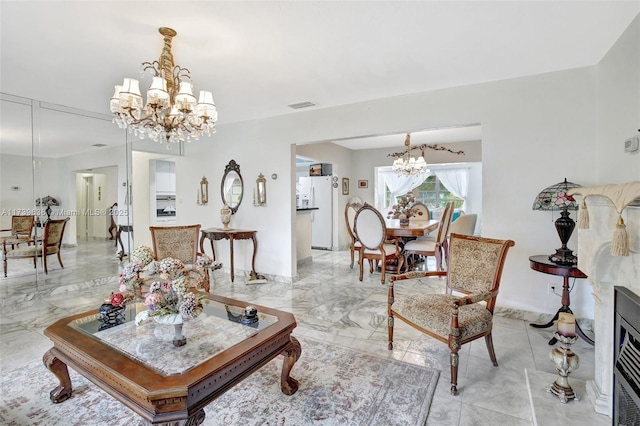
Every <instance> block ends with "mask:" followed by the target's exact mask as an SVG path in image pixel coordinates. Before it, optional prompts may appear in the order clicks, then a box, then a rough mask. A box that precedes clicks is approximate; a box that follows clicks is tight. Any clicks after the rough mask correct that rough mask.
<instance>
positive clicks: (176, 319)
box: [152, 314, 187, 346]
mask: <svg viewBox="0 0 640 426" xmlns="http://www.w3.org/2000/svg"><path fill="white" fill-rule="evenodd" d="M152 318H153V320H154V321H155V322H157V323H158V324H165V325H173V330H174V335H173V340H172V342H173V346H184V345H186V344H187V338H186V337H184V336H183V334H182V326H183V324H184V321H183V319H182V315H180V314H168V315H158V316H154V317H152Z"/></svg>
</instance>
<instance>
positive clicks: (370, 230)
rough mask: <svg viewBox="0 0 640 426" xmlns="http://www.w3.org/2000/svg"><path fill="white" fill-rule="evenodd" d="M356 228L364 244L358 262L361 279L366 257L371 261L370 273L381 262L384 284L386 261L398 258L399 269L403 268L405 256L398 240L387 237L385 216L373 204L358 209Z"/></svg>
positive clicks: (358, 237) (356, 232)
mask: <svg viewBox="0 0 640 426" xmlns="http://www.w3.org/2000/svg"><path fill="white" fill-rule="evenodd" d="M354 230H355V234H356V238H357V239H358V241H360V243H361V244H362V249H361V250H360V256H359V258H358V264H359V265H360V277H359V279H360V281H362V279H363V263H364V259H367V260H368V261H369V273H373V269H374V266H376V267H377V265H378V262H380V263H381V265H380V269H381V273H382V277H381V279H380V282H381V284H383V285H384V283H385V279H386V263H387V262H388V261H390V260H394V259H395V260H397V262H398V270H399V271H400V270H402V265H403V264H404V257H403V256H402V251H401V250H400V246H399V244H398V240H397V239H395V240H388V239H387V227H386V225H385V222H384V218H383V217H382V215H381V214H380V212H379V211H378V210H376V209H375V208H374V207H373V206H372V205H370V204H368V203H364V205H363V206H362V207H361V208H360V209H359V210H358V211H357V213H356V217H355V221H354Z"/></svg>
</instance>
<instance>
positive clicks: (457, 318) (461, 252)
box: [387, 234, 515, 395]
mask: <svg viewBox="0 0 640 426" xmlns="http://www.w3.org/2000/svg"><path fill="white" fill-rule="evenodd" d="M450 239H451V247H450V256H449V258H450V263H449V264H448V265H447V271H446V272H445V271H411V272H407V273H406V274H402V275H394V276H391V277H390V279H389V296H388V302H387V312H388V315H389V320H388V335H389V337H388V340H389V345H388V347H389V349H390V350H391V349H393V327H394V318H398V319H400V320H402V321H403V322H405V323H407V324H408V325H410V326H411V327H413V328H415V329H417V330H419V331H421V332H423V333H425V334H427V335H429V336H431V337H434V338H435V339H437V340H439V341H441V342H443V343H446V344H448V346H449V350H450V352H451V354H450V363H451V393H452V394H453V395H456V394H457V393H458V388H457V386H458V351H459V350H460V348H461V346H462V345H463V344H465V343H468V342H471V341H473V340H476V339H479V338H480V337H484V338H485V343H486V346H487V350H488V352H489V357H490V358H491V361H492V363H493V365H494V366H496V367H497V366H498V361H497V359H496V354H495V351H494V349H493V339H492V337H491V332H492V328H493V311H494V308H495V305H496V299H497V297H498V290H499V287H500V278H501V276H502V270H503V267H504V263H505V259H506V256H507V251H508V250H509V248H510V247H513V246H514V245H515V243H514V242H513V241H512V240H497V239H490V238H482V237H474V236H469V235H461V234H451V236H450ZM430 276H446V283H447V284H446V291H445V293H444V294H442V293H440V294H438V293H435V294H434V293H433V292H431V293H427V292H425V293H422V294H417V295H416V293H415V292H407V293H404V292H401V291H396V290H399V288H400V284H406V282H403V281H404V280H409V281H411V280H414V279H418V278H425V277H430ZM394 287H395V288H394ZM454 292H455V293H456V294H455V295H454Z"/></svg>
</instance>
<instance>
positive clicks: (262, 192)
mask: <svg viewBox="0 0 640 426" xmlns="http://www.w3.org/2000/svg"><path fill="white" fill-rule="evenodd" d="M253 205H254V206H266V205H267V179H265V177H264V175H263V174H262V173H260V175H259V176H258V179H256V192H254V194H253Z"/></svg>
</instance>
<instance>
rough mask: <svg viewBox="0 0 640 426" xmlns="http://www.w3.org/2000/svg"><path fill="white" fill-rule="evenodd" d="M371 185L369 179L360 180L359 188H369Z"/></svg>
mask: <svg viewBox="0 0 640 426" xmlns="http://www.w3.org/2000/svg"><path fill="white" fill-rule="evenodd" d="M368 187H369V181H368V180H359V181H358V188H368Z"/></svg>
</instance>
